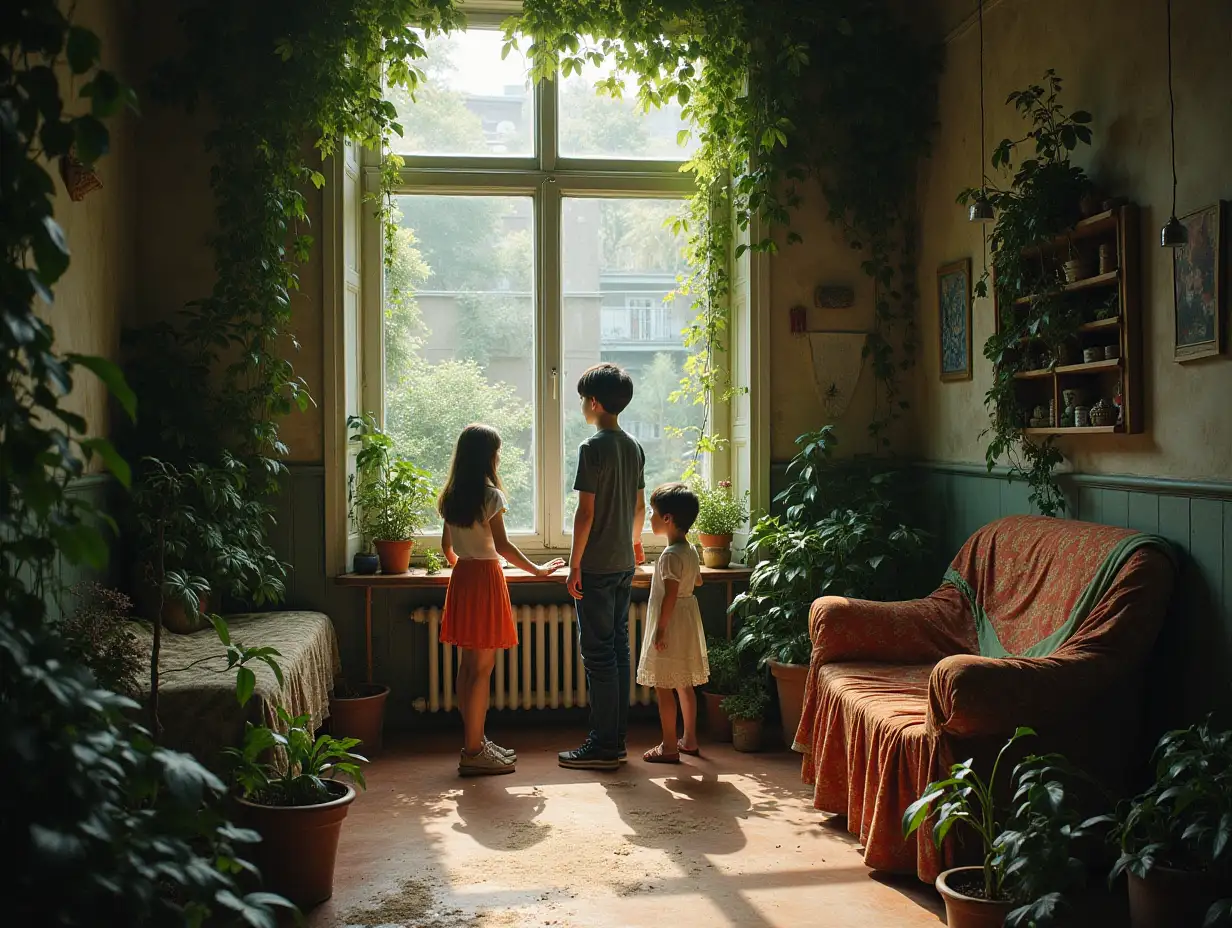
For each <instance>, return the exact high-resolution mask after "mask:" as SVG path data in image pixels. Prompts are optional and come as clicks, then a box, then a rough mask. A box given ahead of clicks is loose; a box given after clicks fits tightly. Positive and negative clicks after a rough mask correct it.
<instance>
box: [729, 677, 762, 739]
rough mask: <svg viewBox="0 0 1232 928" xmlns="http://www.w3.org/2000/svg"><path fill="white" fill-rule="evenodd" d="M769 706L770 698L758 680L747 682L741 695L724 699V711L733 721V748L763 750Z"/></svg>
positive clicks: (742, 688) (737, 694)
mask: <svg viewBox="0 0 1232 928" xmlns="http://www.w3.org/2000/svg"><path fill="white" fill-rule="evenodd" d="M769 705H770V697H769V696H768V695H766V691H765V689H764V688H763V687H762V684H761V681H760V680H758V679H756V678H753V679H749V680H746V681H745V683H744V685H743V686H742V687H741V690H740V692H739V693H736V694H735V695H734V696H725V697H724V698H723V702H722V709H723V711H724V712H725V713H726V714H727V717H728V718H729V719H731V725H732V747H734V748H735V749H736V750H737V751H759V750H761V741H762V737H761V736H762V719H763V718H764V717H765V715H766V708H767V707H768V706H769Z"/></svg>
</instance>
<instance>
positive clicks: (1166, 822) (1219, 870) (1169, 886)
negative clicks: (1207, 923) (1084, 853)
mask: <svg viewBox="0 0 1232 928" xmlns="http://www.w3.org/2000/svg"><path fill="white" fill-rule="evenodd" d="M1113 835H1114V836H1115V837H1116V838H1117V839H1118V841H1119V843H1120V848H1121V855H1120V857H1119V858H1118V860H1117V862H1116V865H1115V866H1114V867H1113V870H1112V873H1111V875H1110V877H1109V879H1110V880H1115V879H1116V878H1117V877H1119V876H1120V875H1121V874H1122V873H1128V874H1129V901H1130V912H1131V916H1132V917H1133V919H1134V924H1135V925H1138V924H1142V925H1164V924H1168V925H1188V924H1194V925H1197V924H1198V923H1199V919H1200V918H1201V917H1202V915H1203V913H1204V912H1206V911H1207V909H1208V907H1210V909H1211V910H1212V911H1214V910H1215V905H1214V903H1215V900H1216V897H1217V896H1218V894H1219V890H1220V888H1221V887H1226V886H1227V885H1228V880H1229V878H1230V877H1232V732H1228V731H1219V730H1217V729H1215V728H1213V727H1212V725H1211V723H1210V720H1209V719H1208V720H1207V721H1206V722H1205V723H1203V724H1201V725H1197V726H1193V727H1191V728H1186V729H1181V730H1178V731H1173V732H1169V733H1168V734H1166V735H1164V737H1163V738H1162V739H1160V742H1159V744H1158V746H1157V747H1156V749H1155V781H1154V782H1153V783H1152V784H1151V785H1150V786H1149V787H1148V788H1147V789H1146V790H1145V791H1144V792H1142V793H1141V794H1140V795H1138V796H1137V797H1135V798H1134V799H1133V801H1132V802H1130V803H1129V804H1128V805H1127V806H1126V808H1125V809H1123V810H1122V812H1121V814H1120V815H1119V817H1118V819H1117V820H1116V824H1115V827H1114V830H1113Z"/></svg>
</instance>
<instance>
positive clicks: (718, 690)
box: [702, 639, 743, 741]
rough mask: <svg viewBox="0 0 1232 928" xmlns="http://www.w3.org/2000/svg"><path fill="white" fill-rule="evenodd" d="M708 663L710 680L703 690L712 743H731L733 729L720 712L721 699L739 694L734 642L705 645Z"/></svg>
mask: <svg viewBox="0 0 1232 928" xmlns="http://www.w3.org/2000/svg"><path fill="white" fill-rule="evenodd" d="M706 651H707V654H708V656H709V661H710V680H709V681H708V682H707V683H706V687H705V689H703V690H702V698H703V699H704V700H705V701H706V722H707V724H708V726H709V728H710V737H711V738H713V739H714V740H715V741H731V740H732V726H731V720H730V719H729V718H728V717H727V713H726V712H724V711H723V708H722V703H723V700H724V699H726V698H727V697H728V696H734V695H735V694H736V693H738V692H740V681H741V679H742V677H743V675H742V673H741V660H740V651H739V649H738V648H737V647H736V643H735V642H734V641H727V640H719V639H711V640H710V641H708V642H707V643H706Z"/></svg>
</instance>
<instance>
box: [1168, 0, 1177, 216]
mask: <svg viewBox="0 0 1232 928" xmlns="http://www.w3.org/2000/svg"><path fill="white" fill-rule="evenodd" d="M1168 137H1169V139H1170V141H1171V144H1172V217H1173V218H1174V219H1175V218H1176V98H1175V97H1174V96H1173V95H1172V0H1168Z"/></svg>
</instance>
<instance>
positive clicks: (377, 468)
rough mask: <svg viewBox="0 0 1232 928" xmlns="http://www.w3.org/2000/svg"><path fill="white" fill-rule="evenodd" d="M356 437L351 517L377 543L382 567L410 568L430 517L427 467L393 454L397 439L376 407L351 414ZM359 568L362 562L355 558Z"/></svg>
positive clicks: (387, 570) (398, 571) (387, 569)
mask: <svg viewBox="0 0 1232 928" xmlns="http://www.w3.org/2000/svg"><path fill="white" fill-rule="evenodd" d="M347 425H348V427H349V428H350V430H351V431H352V433H353V434H352V435H351V439H350V440H351V441H352V442H355V443H356V444H358V445H359V448H360V450H359V453H358V454H357V455H356V457H355V473H354V474H352V475H351V477H350V478H349V496H350V503H351V517H352V518H353V519H354V520H355V522H356V525H357V527H358V528H359V532H360V534H361V535H362V536H363V537H364V539H365V540H366V541H368V542H370V543H371V544H372V545H374V546H375V547H376V551H377V556H378V558H379V560H380V565H381V573H385V574H404V573H406V572H407V570H409V569H410V565H411V549H412V547H413V546H414V537H415V535H416V534H417V533H418V532H419V531H420V529H422V528H423V526H424V524H425V523H426V522H427V521H428V519H429V517H430V513H431V511H432V506H433V502H434V492H433V488H432V483H431V480H430V478H429V475H428V472H427V471H425V470H422V469H421V468H418V467H416V466H415V465H414V464H412V463H411V462H410V461H404V460H397V459H395V458H394V456H393V439H391V438H390V437H389V436H388V435H386V434H385V433H384V432H382V431H381V429H380V427H379V426H378V425H377V423H376V417H375V416H373V415H372V413H368V414H367V415H365V416H350V417H349V418H348V419H347ZM355 566H356V571H357V572H362V571H360V570H359V567H360V564H359V563H358V562H357V563H356V565H355Z"/></svg>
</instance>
